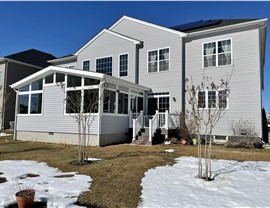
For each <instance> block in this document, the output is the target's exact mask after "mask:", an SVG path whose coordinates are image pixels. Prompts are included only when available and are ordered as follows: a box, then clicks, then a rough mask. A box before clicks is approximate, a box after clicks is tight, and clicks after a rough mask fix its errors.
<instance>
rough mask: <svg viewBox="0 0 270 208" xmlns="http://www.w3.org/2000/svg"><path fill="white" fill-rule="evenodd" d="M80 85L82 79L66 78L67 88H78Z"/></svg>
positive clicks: (76, 77) (70, 76) (69, 76)
mask: <svg viewBox="0 0 270 208" xmlns="http://www.w3.org/2000/svg"><path fill="white" fill-rule="evenodd" d="M81 85H82V78H81V77H78V76H73V75H68V76H67V87H80V86H81Z"/></svg>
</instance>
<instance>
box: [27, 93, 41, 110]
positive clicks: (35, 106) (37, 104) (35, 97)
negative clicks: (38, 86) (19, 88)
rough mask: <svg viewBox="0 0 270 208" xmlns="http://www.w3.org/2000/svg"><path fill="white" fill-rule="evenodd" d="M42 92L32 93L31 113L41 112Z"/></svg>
mask: <svg viewBox="0 0 270 208" xmlns="http://www.w3.org/2000/svg"><path fill="white" fill-rule="evenodd" d="M41 106H42V93H37V94H31V104H30V113H31V114H41Z"/></svg>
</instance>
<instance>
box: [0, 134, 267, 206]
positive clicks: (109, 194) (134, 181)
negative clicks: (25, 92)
mask: <svg viewBox="0 0 270 208" xmlns="http://www.w3.org/2000/svg"><path fill="white" fill-rule="evenodd" d="M170 148H173V149H174V150H175V152H174V153H171V154H166V153H164V150H165V149H170ZM196 153H197V147H196V146H184V145H155V146H133V145H113V146H107V147H91V148H89V156H90V157H95V158H101V159H102V160H101V161H97V162H93V163H91V164H87V165H84V166H74V165H72V164H71V163H72V162H74V161H76V158H77V147H76V146H70V145H58V144H46V143H36V142H22V141H12V140H11V138H7V137H6V138H1V139H0V160H7V159H9V160H21V159H25V160H36V161H42V162H46V163H48V165H49V166H51V167H57V168H59V169H60V170H61V171H64V172H68V171H77V172H79V173H81V174H85V175H89V176H91V178H92V179H93V183H92V184H91V187H90V190H91V191H89V192H86V193H84V194H82V195H81V196H80V198H79V203H80V204H81V205H85V206H88V207H128V208H129V207H137V205H138V202H139V201H140V195H141V190H142V187H141V186H140V184H141V180H142V178H143V177H144V173H145V172H146V171H147V170H148V169H150V168H155V167H157V166H163V165H172V164H174V159H175V158H177V157H180V156H196ZM212 155H213V157H212V158H213V159H230V160H253V161H270V150H255V149H252V150H251V149H226V148H224V147H223V146H221V145H218V146H213V154H212Z"/></svg>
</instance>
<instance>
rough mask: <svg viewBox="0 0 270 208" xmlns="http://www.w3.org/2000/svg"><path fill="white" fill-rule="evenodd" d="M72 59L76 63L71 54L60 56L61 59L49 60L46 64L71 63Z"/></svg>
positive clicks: (75, 57)
mask: <svg viewBox="0 0 270 208" xmlns="http://www.w3.org/2000/svg"><path fill="white" fill-rule="evenodd" d="M73 59H74V60H75V61H76V59H77V56H75V55H73V54H69V55H66V56H62V57H59V58H56V59H53V60H49V61H48V62H49V63H57V62H61V61H71V60H73Z"/></svg>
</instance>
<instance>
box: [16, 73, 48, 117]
mask: <svg viewBox="0 0 270 208" xmlns="http://www.w3.org/2000/svg"><path fill="white" fill-rule="evenodd" d="M38 80H40V79H38ZM38 80H36V81H38ZM36 81H34V82H36ZM34 82H31V83H29V84H28V85H29V91H23V92H20V91H18V95H19V96H20V95H28V112H27V113H24V114H22V113H17V116H42V115H43V108H44V105H43V102H44V96H43V88H44V82H45V78H42V84H43V86H42V90H33V91H32V83H34ZM50 84H52V83H50ZM25 86H26V85H25ZM33 94H41V96H42V103H41V113H30V112H31V95H33ZM18 99H19V98H18ZM18 104H19V105H20V103H18ZM17 107H18V108H19V106H17Z"/></svg>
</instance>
